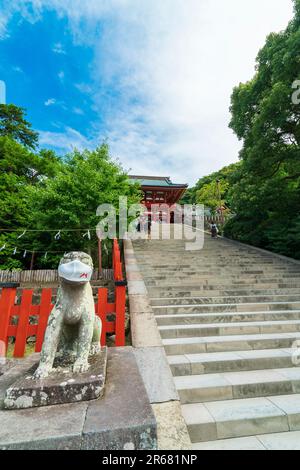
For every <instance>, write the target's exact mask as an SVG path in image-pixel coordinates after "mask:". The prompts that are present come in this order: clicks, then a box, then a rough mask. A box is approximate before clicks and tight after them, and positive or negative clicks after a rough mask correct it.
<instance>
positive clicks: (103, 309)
mask: <svg viewBox="0 0 300 470" xmlns="http://www.w3.org/2000/svg"><path fill="white" fill-rule="evenodd" d="M107 297H108V289H106V288H105V287H100V288H99V289H98V304H97V314H98V315H99V317H100V319H101V322H102V331H101V341H100V342H101V346H105V345H106V333H107V321H106V314H107V306H108V304H107Z"/></svg>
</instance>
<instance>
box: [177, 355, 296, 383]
mask: <svg viewBox="0 0 300 470" xmlns="http://www.w3.org/2000/svg"><path fill="white" fill-rule="evenodd" d="M295 352H296V350H295V349H292V348H287V349H262V350H255V351H252V350H248V351H247V350H246V351H236V352H232V351H230V352H222V353H219V352H214V353H202V354H201V353H200V354H182V355H178V356H168V361H169V364H170V367H171V370H172V372H173V374H174V376H177V377H179V376H184V375H200V374H215V373H219V372H235V371H237V372H239V371H249V370H262V369H273V368H276V369H278V368H280V367H284V368H287V367H291V368H294V367H295V365H294V363H293V361H292V358H293V355H294V354H295ZM296 359H298V356H297V357H296Z"/></svg>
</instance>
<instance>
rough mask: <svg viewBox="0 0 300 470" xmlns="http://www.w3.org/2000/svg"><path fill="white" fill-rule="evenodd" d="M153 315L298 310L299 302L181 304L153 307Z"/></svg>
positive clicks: (299, 307)
mask: <svg viewBox="0 0 300 470" xmlns="http://www.w3.org/2000/svg"><path fill="white" fill-rule="evenodd" d="M152 309H153V311H154V313H155V314H164V315H167V314H175V313H179V314H180V313H181V314H182V313H201V312H203V313H209V312H214V313H216V312H249V311H252V312H254V311H267V310H299V309H300V301H298V302H295V301H292V302H255V303H254V302H244V303H238V304H234V303H232V304H229V303H228V304H227V303H226V304H212V303H210V304H188V303H187V304H182V305H154V306H152Z"/></svg>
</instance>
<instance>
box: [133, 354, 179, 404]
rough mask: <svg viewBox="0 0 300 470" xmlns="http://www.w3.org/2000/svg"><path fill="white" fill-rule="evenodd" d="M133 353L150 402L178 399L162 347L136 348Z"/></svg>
mask: <svg viewBox="0 0 300 470" xmlns="http://www.w3.org/2000/svg"><path fill="white" fill-rule="evenodd" d="M134 353H135V357H136V360H137V363H138V366H139V370H140V373H141V375H142V378H143V381H144V384H145V387H146V390H147V393H148V397H149V399H150V402H151V403H163V402H167V401H172V400H174V401H178V400H179V397H178V393H177V391H176V387H175V384H174V379H173V376H172V373H171V370H170V367H169V364H168V361H167V357H166V353H165V351H164V348H162V347H161V348H160V347H155V348H138V349H135V350H134ZM162 378H163V380H162Z"/></svg>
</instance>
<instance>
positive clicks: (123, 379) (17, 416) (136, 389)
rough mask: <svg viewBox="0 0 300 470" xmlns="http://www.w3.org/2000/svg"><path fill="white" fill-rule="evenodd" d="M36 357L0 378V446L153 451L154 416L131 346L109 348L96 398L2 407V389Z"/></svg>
mask: <svg viewBox="0 0 300 470" xmlns="http://www.w3.org/2000/svg"><path fill="white" fill-rule="evenodd" d="M38 358H39V356H38V355H36V354H35V355H32V356H31V357H27V358H25V359H23V360H22V362H21V363H20V362H19V361H17V362H16V363H15V365H14V366H13V367H11V368H10V370H9V371H7V372H6V373H4V374H3V375H2V376H1V377H0V423H1V425H0V450H5V449H7V450H8V449H17V450H23V449H29V450H40V449H47V450H50V449H55V450H58V449H65V450H67V449H70V450H71V449H76V450H78V449H83V450H90V449H92V450H95V449H101V450H131V449H132V450H133V449H137V450H139V449H140V450H142V449H145V450H151V449H157V429H156V420H155V416H154V414H153V410H152V408H151V405H150V402H149V398H148V395H147V392H146V390H145V387H144V383H143V380H142V377H141V375H140V372H139V368H138V365H137V362H136V358H135V354H134V352H133V350H132V348H131V347H125V348H108V361H107V376H106V384H105V390H104V395H103V397H102V398H101V399H100V400H92V401H82V402H77V403H68V404H64V405H54V406H41V407H34V408H28V409H12V410H7V409H6V410H5V409H1V404H3V399H4V398H5V392H6V390H7V388H8V387H11V385H12V384H13V383H14V382H16V380H17V379H18V378H21V377H24V373H25V371H28V369H29V368H30V367H31V366H32V365H33V364H35V363H36V362H37V361H38Z"/></svg>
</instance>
